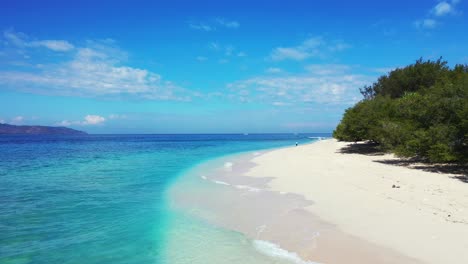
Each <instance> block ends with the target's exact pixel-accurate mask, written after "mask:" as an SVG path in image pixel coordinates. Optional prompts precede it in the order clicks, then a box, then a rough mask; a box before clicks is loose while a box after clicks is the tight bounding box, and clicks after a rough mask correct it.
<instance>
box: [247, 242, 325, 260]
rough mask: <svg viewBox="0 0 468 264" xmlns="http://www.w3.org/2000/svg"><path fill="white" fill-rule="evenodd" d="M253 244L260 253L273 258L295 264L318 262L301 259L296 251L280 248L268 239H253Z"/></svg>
mask: <svg viewBox="0 0 468 264" xmlns="http://www.w3.org/2000/svg"><path fill="white" fill-rule="evenodd" d="M253 246H254V248H255V249H256V250H257V251H259V252H260V253H262V254H264V255H267V256H270V257H273V258H280V259H284V260H287V261H291V262H292V263H296V264H319V263H318V262H312V261H305V260H303V259H301V258H300V257H299V256H298V255H297V253H294V252H289V251H287V250H285V249H282V248H281V247H280V246H278V245H277V244H274V243H271V242H268V241H264V240H254V241H253Z"/></svg>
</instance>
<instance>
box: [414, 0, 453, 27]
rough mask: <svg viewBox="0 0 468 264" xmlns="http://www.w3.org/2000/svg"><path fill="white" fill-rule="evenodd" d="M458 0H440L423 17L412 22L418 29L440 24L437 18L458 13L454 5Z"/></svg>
mask: <svg viewBox="0 0 468 264" xmlns="http://www.w3.org/2000/svg"><path fill="white" fill-rule="evenodd" d="M459 2H460V1H459V0H452V1H441V2H439V3H438V4H437V5H435V6H434V7H433V8H432V9H431V10H430V12H429V14H428V15H427V16H426V18H424V19H419V20H416V21H415V22H414V23H413V24H414V26H415V27H416V28H420V29H433V28H435V27H436V26H438V25H439V24H440V22H439V19H440V18H441V17H443V16H447V15H455V14H458V12H457V10H456V5H457V4H458V3H459Z"/></svg>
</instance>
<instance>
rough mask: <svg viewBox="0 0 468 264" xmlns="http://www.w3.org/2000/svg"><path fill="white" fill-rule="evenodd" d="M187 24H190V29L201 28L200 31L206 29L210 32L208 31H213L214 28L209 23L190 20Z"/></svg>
mask: <svg viewBox="0 0 468 264" xmlns="http://www.w3.org/2000/svg"><path fill="white" fill-rule="evenodd" d="M189 26H190V28H191V29H195V30H201V31H206V32H210V31H213V30H215V29H216V28H214V27H212V26H210V25H207V24H203V23H193V22H190V23H189Z"/></svg>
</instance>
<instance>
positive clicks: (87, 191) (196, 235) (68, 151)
mask: <svg viewBox="0 0 468 264" xmlns="http://www.w3.org/2000/svg"><path fill="white" fill-rule="evenodd" d="M322 137H330V134H327V133H310V134H206V135H202V134H196V135H189V134H174V135H79V136H55V135H54V136H45V135H44V136H39V135H35V136H31V135H14V136H5V135H2V136H0V263H2V264H24V263H38V264H42V263H44V264H45V263H87V264H92V263H126V264H133V263H138V264H141V263H143V264H144V263H162V264H166V263H167V264H181V263H194V264H198V263H200V264H202V263H203V264H207V263H217V264H223V263H260V264H261V263H306V262H302V261H301V260H300V259H299V258H298V257H297V255H295V254H294V253H291V252H287V251H286V250H284V249H282V248H280V247H278V246H276V245H275V244H272V243H269V242H268V241H253V240H252V239H251V238H248V237H247V236H246V235H244V234H242V233H239V232H236V231H234V230H229V229H226V228H223V227H220V226H219V225H214V224H213V223H210V222H209V221H206V220H205V219H202V218H198V217H196V215H197V214H191V213H190V212H185V211H184V210H179V209H175V208H174V206H171V205H172V204H173V201H171V196H170V195H168V193H169V191H168V190H170V189H171V188H178V187H177V186H185V188H187V187H186V186H190V185H184V184H178V183H180V182H183V181H184V180H186V179H187V175H189V174H190V173H189V172H190V171H191V169H192V168H194V167H196V166H199V165H200V164H203V163H206V162H209V161H210V160H214V159H219V158H220V157H223V156H228V155H235V154H241V153H248V152H254V151H266V150H269V149H274V148H281V147H288V146H294V145H295V144H296V143H298V144H308V143H311V142H313V141H315V140H317V138H322ZM179 188H180V187H179ZM190 188H197V187H196V185H193V186H192V187H190ZM180 191H182V192H183V191H184V190H179V192H180ZM213 199H217V197H213ZM190 210H196V208H195V209H194V208H190Z"/></svg>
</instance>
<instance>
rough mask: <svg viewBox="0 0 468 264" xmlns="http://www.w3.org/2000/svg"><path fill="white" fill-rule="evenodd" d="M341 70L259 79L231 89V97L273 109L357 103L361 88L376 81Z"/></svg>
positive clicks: (242, 83)
mask: <svg viewBox="0 0 468 264" xmlns="http://www.w3.org/2000/svg"><path fill="white" fill-rule="evenodd" d="M313 68H318V66H314V67H313ZM323 68H324V69H325V68H326V66H324V67H323ZM338 68H339V69H340V72H337V71H333V72H332V71H329V72H319V73H317V72H309V73H303V74H296V75H286V76H280V77H278V76H259V77H254V78H250V79H247V80H242V81H237V82H234V83H231V84H229V85H228V89H229V90H230V91H231V93H230V95H229V97H230V98H233V99H237V100H240V101H242V102H264V103H266V102H271V104H273V105H279V103H281V104H283V103H285V104H301V103H327V104H348V105H349V104H352V103H355V102H356V101H358V100H359V99H360V98H361V96H360V94H359V88H361V87H363V86H364V85H368V84H370V83H371V82H372V80H373V78H372V77H370V76H365V75H359V74H353V73H350V72H346V71H345V68H346V69H348V67H346V66H340V67H338Z"/></svg>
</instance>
